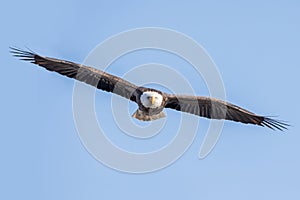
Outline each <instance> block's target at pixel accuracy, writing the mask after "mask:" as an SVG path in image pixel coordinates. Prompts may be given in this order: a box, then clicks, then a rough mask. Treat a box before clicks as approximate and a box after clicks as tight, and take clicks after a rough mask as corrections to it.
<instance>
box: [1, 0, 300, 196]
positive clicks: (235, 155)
mask: <svg viewBox="0 0 300 200" xmlns="http://www.w3.org/2000/svg"><path fill="white" fill-rule="evenodd" d="M299 9H300V3H299V2H298V1H276V2H274V1H264V2H261V1H251V2H250V1H249V2H248V3H241V2H239V3H237V2H235V1H226V2H222V3H220V2H217V1H210V2H207V1H186V2H183V1H173V2H167V1H148V2H144V3H143V2H141V1H130V2H124V1H109V2H108V1H107V2H104V1H80V2H79V1H75V2H73V1H63V2H62V1H56V0H55V1H44V2H41V1H33V0H28V1H19V2H12V1H7V2H6V3H3V4H2V6H1V8H0V21H1V25H2V28H1V36H2V37H1V39H0V40H1V46H0V55H1V70H2V78H1V84H0V87H1V92H2V98H1V115H0V116H1V128H0V130H1V131H0V132H1V140H0V148H1V151H0V152H1V158H2V162H1V167H0V169H1V170H0V173H1V182H0V184H1V193H0V198H1V199H21V198H22V199H72V200H76V199H120V198H122V199H166V198H172V199H183V198H186V199H221V198H222V199H299V197H300V192H299V185H300V181H299V180H300V157H299V152H300V145H299V141H300V135H299V131H300V128H299V116H298V113H299V112H300V106H299V101H300V95H299V92H298V91H299V89H298V87H299V85H300V81H299V73H300V70H299V66H300V61H299V52H300V39H299V35H300V20H299V19H300V13H299ZM142 27H162V28H168V29H173V30H176V31H179V32H182V33H184V34H186V35H188V36H189V37H191V38H193V39H194V40H195V41H197V42H198V43H199V44H201V45H202V46H203V47H204V48H205V49H206V51H207V52H208V54H209V55H210V56H211V58H212V59H213V60H214V62H215V64H216V65H217V66H218V70H219V72H220V74H221V76H222V79H223V82H224V85H225V88H226V96H227V100H228V101H230V102H232V103H235V104H238V105H240V106H243V107H245V108H247V109H250V110H251V111H254V112H256V113H258V114H265V115H275V116H279V118H280V119H284V120H287V121H289V122H290V123H291V124H292V125H293V126H292V127H291V128H290V130H288V131H286V132H284V133H282V132H273V131H271V130H268V129H266V128H261V127H256V126H246V125H242V124H239V123H231V122H226V123H225V126H224V129H223V132H222V135H221V138H220V140H219V141H218V143H217V145H216V146H215V148H214V150H213V151H212V152H211V153H210V155H209V156H208V157H206V158H205V159H203V160H199V159H198V152H199V147H200V145H201V143H202V141H203V138H204V134H205V128H207V126H208V123H209V121H208V120H205V119H200V121H199V126H200V127H199V130H198V131H197V136H196V138H195V140H194V142H193V144H192V145H191V147H190V148H189V149H188V150H187V151H186V152H185V154H184V155H183V156H182V157H181V158H180V159H179V160H177V161H176V162H175V163H173V164H172V165H171V166H169V167H167V168H164V169H162V170H159V171H156V172H152V173H148V174H139V175H136V174H128V173H122V172H118V171H115V170H112V169H110V168H108V167H106V166H104V165H103V164H101V163H99V162H98V161H97V160H95V159H94V158H93V157H92V156H91V155H90V154H89V153H88V152H87V151H86V149H85V148H84V146H83V145H82V143H81V142H80V139H79V136H78V134H77V131H76V127H75V124H74V120H73V113H72V93H73V86H74V81H72V80H70V79H67V78H65V77H62V76H59V75H56V74H53V73H48V72H46V71H45V70H42V69H39V68H38V67H36V66H34V65H31V64H28V63H25V62H21V61H18V60H17V59H15V58H13V57H12V56H11V55H10V54H9V52H8V47H9V46H18V47H25V46H27V47H29V48H31V49H33V50H34V51H36V52H39V53H41V54H43V55H47V56H50V57H58V58H62V59H66V60H72V61H75V62H79V63H81V62H83V61H84V59H85V58H86V56H87V55H88V53H89V52H90V51H91V50H92V49H93V48H95V46H96V45H98V44H99V43H101V42H102V41H104V40H105V39H107V38H108V37H110V36H112V35H115V34H118V33H120V32H122V31H126V30H129V29H133V28H142ZM120 45H121V44H120ZM150 62H156V63H160V62H162V63H163V64H167V65H169V66H171V67H174V69H176V70H177V71H181V72H182V73H185V72H183V71H186V69H187V68H188V67H189V66H188V64H187V63H185V62H183V61H182V60H180V59H179V58H176V57H174V56H171V55H166V54H165V53H163V52H158V51H143V52H136V53H133V54H129V55H125V56H123V57H121V58H120V59H118V60H116V62H114V63H112V66H111V67H110V68H109V69H110V70H109V72H110V73H113V74H116V75H122V74H124V73H125V72H126V70H130V69H131V68H133V67H135V66H137V65H141V64H143V63H150ZM123 66H124V67H123ZM186 76H187V78H188V79H189V78H190V79H191V85H193V86H194V88H195V91H196V93H197V94H198V95H207V94H208V93H207V89H206V86H205V84H204V82H203V80H201V79H200V80H197V79H193V78H192V75H189V74H188V73H186ZM189 76H190V77H189ZM110 100H111V95H110V94H108V93H103V92H97V93H96V97H95V101H96V102H100V101H103V104H105V103H107V102H108V103H109V102H110ZM99 107H101V103H96V109H97V108H99ZM135 108H136V107H135V105H134V104H132V105H130V108H129V109H130V112H132V111H134V109H135ZM99 109H100V108H99ZM110 112H111V111H110V109H107V114H108V115H111V113H110ZM97 114H98V115H101V113H97ZM168 117H169V118H171V119H174V120H175V122H176V118H177V117H180V115H179V114H178V113H175V112H169V111H168ZM105 120H106V121H105V124H106V127H105V128H110V127H114V121H113V120H112V119H110V118H109V117H108V118H107V119H105ZM167 128H168V127H167ZM169 128H170V129H171V127H170V126H169ZM112 130H115V129H113V128H112ZM112 133H113V134H112V135H111V136H109V137H111V139H112V140H113V141H114V142H115V143H117V144H118V145H120V146H122V147H123V148H133V150H139V151H147V150H149V149H150V150H153V149H156V148H159V147H160V146H161V145H164V144H166V143H167V142H168V140H169V139H171V138H172V137H173V135H172V131H169V132H168V131H166V132H165V133H164V135H163V136H159V137H156V138H153V139H154V140H151V139H149V140H146V141H140V140H135V139H134V138H130V137H128V138H126V137H127V136H126V135H123V134H122V133H119V132H117V131H112ZM159 139H161V140H159ZM139 142H142V144H140V143H139ZM132 144H135V145H136V146H132ZM144 144H145V145H144ZM135 147H136V148H135ZM143 147H145V149H143Z"/></svg>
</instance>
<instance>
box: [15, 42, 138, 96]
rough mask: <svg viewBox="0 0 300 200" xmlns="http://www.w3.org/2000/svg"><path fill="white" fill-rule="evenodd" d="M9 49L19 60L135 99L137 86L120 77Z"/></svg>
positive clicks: (28, 52) (79, 65) (68, 62)
mask: <svg viewBox="0 0 300 200" xmlns="http://www.w3.org/2000/svg"><path fill="white" fill-rule="evenodd" d="M10 49H11V51H10V52H11V53H12V54H13V55H14V56H16V57H18V58H19V59H21V60H25V61H29V62H31V63H33V64H36V65H39V66H41V67H44V68H45V69H47V70H49V71H53V72H57V73H59V74H61V75H64V76H67V77H69V78H73V79H76V80H78V81H81V82H84V83H87V84H89V85H92V86H94V87H96V88H98V89H101V90H104V91H107V92H113V93H115V94H118V95H120V96H122V97H125V98H127V99H130V100H132V101H136V92H137V90H138V87H137V86H136V85H134V84H132V83H130V82H128V81H126V80H124V79H122V78H119V77H117V76H114V75H111V74H108V73H106V72H103V71H101V70H98V69H95V68H92V67H88V66H85V65H81V64H77V63H74V62H70V61H65V60H60V59H56V58H49V57H44V56H40V55H38V54H36V53H34V52H32V51H24V50H21V49H18V48H13V47H11V48H10Z"/></svg>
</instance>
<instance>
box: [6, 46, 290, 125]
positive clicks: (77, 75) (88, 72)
mask: <svg viewBox="0 0 300 200" xmlns="http://www.w3.org/2000/svg"><path fill="white" fill-rule="evenodd" d="M10 52H11V53H12V54H13V55H14V56H16V57H18V58H20V59H21V60H25V61H29V62H31V63H33V64H37V65H39V66H41V67H44V68H45V69H47V70H49V71H54V72H57V73H59V74H61V75H64V76H67V77H70V78H73V79H76V80H78V81H81V82H84V83H87V84H89V85H92V86H94V87H96V88H98V89H101V90H104V91H107V92H112V93H114V94H117V95H120V96H122V97H124V98H126V99H129V100H131V101H133V102H136V103H137V104H138V109H137V111H136V112H135V113H134V114H133V115H132V116H133V117H134V118H137V119H139V120H142V121H151V120H156V119H160V118H162V117H165V114H164V112H163V109H164V108H170V109H175V110H178V111H181V112H186V113H190V114H194V115H198V116H201V117H206V118H210V119H225V120H231V121H236V122H242V123H245V124H255V125H259V126H265V127H268V128H271V129H278V130H284V129H286V128H287V126H288V124H286V123H284V122H281V121H278V120H274V119H272V118H269V117H265V116H261V115H256V114H254V113H252V112H250V111H248V110H245V109H243V108H241V107H239V106H236V105H233V104H231V103H228V102H225V101H222V100H219V99H215V98H211V97H202V96H189V95H177V94H167V93H164V92H161V91H159V90H156V89H153V88H146V87H139V86H136V85H134V84H132V83H130V82H128V81H126V80H124V79H122V78H120V77H117V76H114V75H111V74H108V73H106V72H103V71H101V70H98V69H95V68H92V67H89V66H85V65H81V64H77V63H74V62H70V61H65V60H60V59H56V58H49V57H44V56H40V55H38V54H36V53H34V52H32V51H24V50H21V49H18V48H11V51H10Z"/></svg>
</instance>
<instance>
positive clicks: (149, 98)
mask: <svg viewBox="0 0 300 200" xmlns="http://www.w3.org/2000/svg"><path fill="white" fill-rule="evenodd" d="M162 101H163V97H162V95H161V94H159V93H158V92H154V91H146V92H143V94H142V95H141V102H142V104H143V106H145V107H146V108H157V107H159V106H161V104H162Z"/></svg>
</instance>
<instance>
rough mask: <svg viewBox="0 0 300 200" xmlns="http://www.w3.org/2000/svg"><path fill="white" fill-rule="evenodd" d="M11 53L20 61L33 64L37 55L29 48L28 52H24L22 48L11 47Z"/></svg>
mask: <svg viewBox="0 0 300 200" xmlns="http://www.w3.org/2000/svg"><path fill="white" fill-rule="evenodd" d="M26 48H27V47H26ZM9 52H10V53H11V54H12V55H13V56H14V57H17V58H19V59H20V60H25V61H31V62H33V61H34V57H35V56H36V54H35V53H34V52H33V51H32V50H30V49H29V48H27V51H26V50H23V49H21V48H18V47H15V46H10V47H9Z"/></svg>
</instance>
